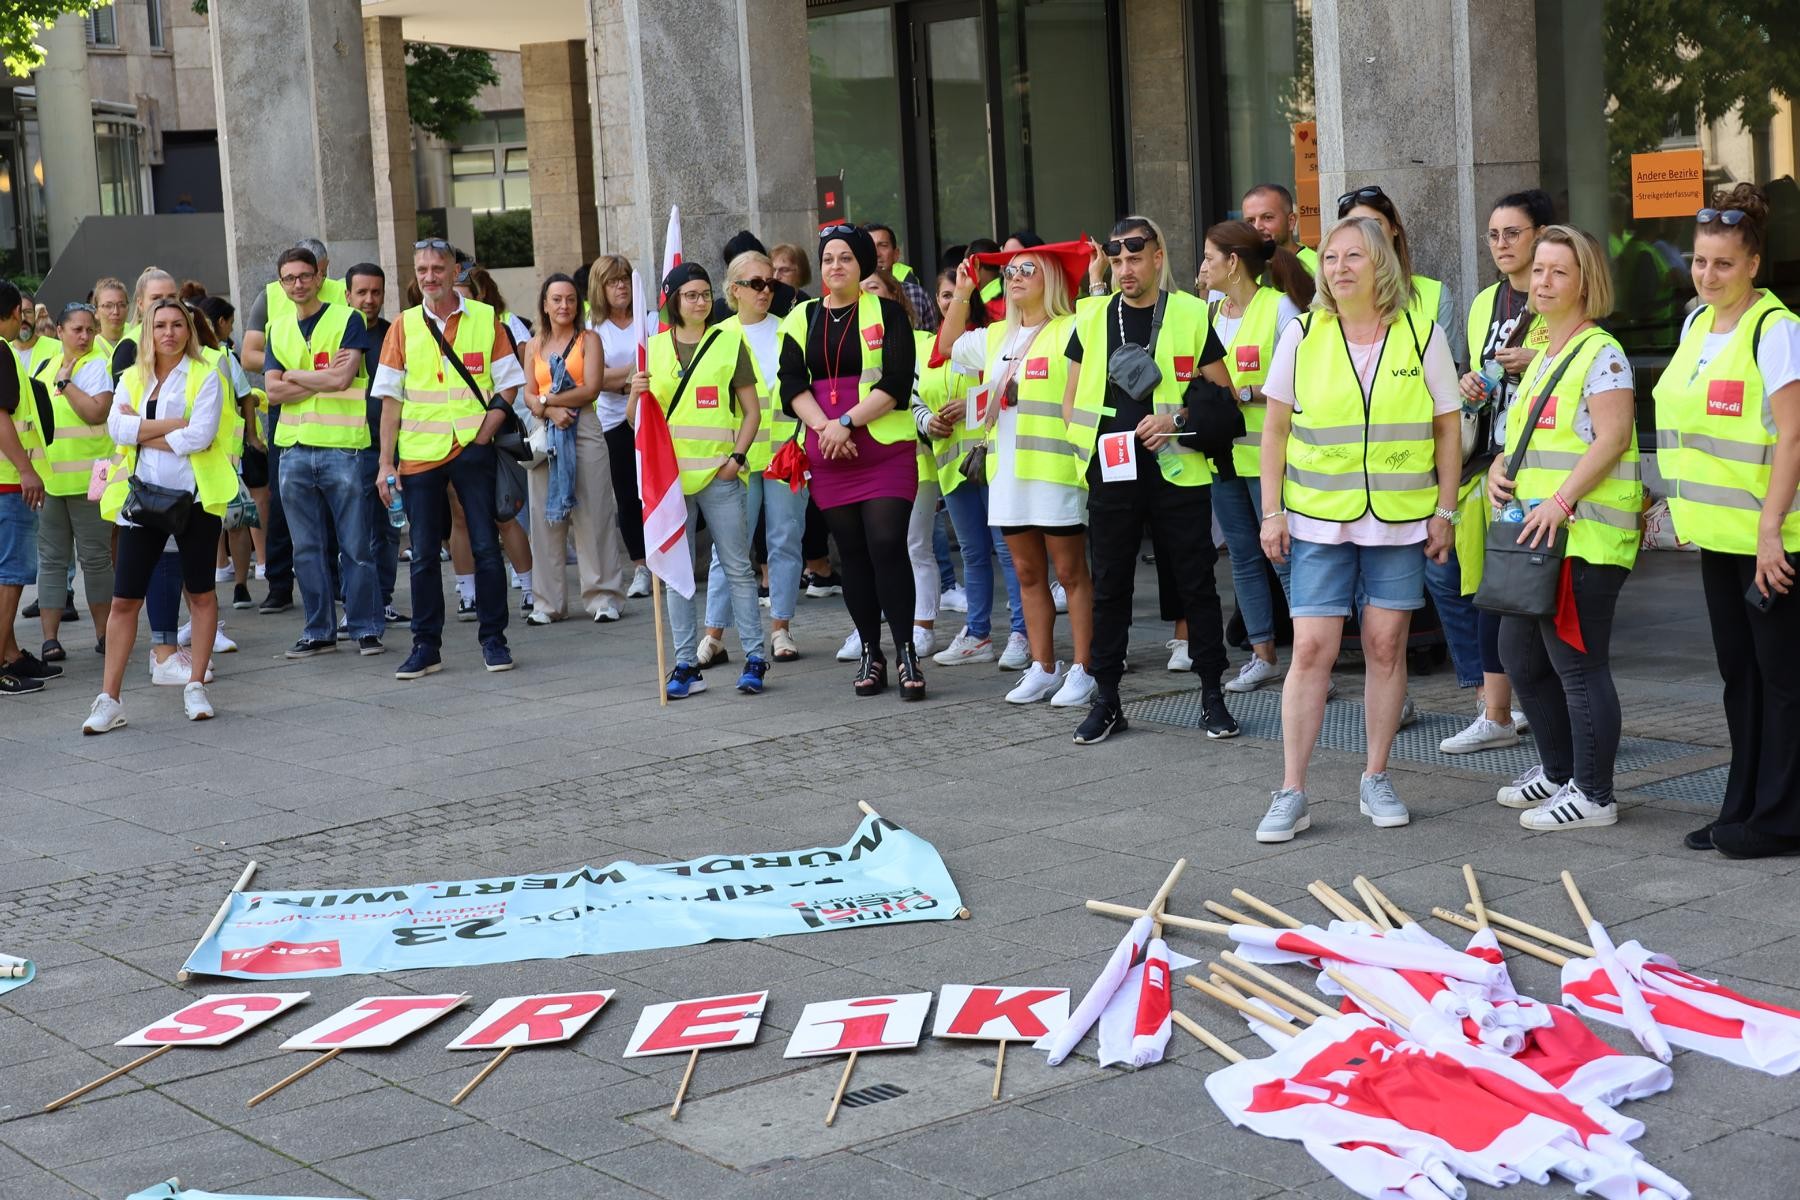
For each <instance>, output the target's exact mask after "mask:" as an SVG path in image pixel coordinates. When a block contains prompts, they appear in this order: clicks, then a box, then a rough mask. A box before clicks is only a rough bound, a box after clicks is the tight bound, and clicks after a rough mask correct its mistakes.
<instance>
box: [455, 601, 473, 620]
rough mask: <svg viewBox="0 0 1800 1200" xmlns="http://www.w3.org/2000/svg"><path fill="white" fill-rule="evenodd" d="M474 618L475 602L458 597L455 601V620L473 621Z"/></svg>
mask: <svg viewBox="0 0 1800 1200" xmlns="http://www.w3.org/2000/svg"><path fill="white" fill-rule="evenodd" d="M476 616H477V614H476V612H475V602H474V601H473V600H464V599H462V598H461V597H458V598H457V601H456V619H457V620H459V621H473V620H474V619H475V617H476Z"/></svg>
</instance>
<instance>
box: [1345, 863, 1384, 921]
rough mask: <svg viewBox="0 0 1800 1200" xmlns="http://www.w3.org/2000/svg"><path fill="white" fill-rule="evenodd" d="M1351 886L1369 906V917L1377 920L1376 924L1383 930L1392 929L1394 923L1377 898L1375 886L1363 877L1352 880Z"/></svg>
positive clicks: (1359, 876)
mask: <svg viewBox="0 0 1800 1200" xmlns="http://www.w3.org/2000/svg"><path fill="white" fill-rule="evenodd" d="M1350 885H1351V886H1352V887H1354V888H1355V889H1356V894H1357V895H1358V896H1361V897H1362V902H1363V903H1364V904H1366V905H1368V906H1369V909H1368V911H1369V915H1370V916H1372V917H1374V918H1375V920H1376V923H1377V924H1379V925H1380V926H1381V928H1383V929H1392V928H1393V927H1394V922H1393V921H1392V920H1391V919H1390V918H1389V917H1388V915H1387V910H1386V909H1384V908H1382V907H1381V902H1380V901H1379V900H1378V899H1377V898H1376V895H1375V885H1374V884H1372V883H1370V882H1369V881H1368V880H1367V879H1364V878H1363V877H1362V876H1361V875H1358V876H1357V877H1356V878H1355V879H1352V880H1351V881H1350Z"/></svg>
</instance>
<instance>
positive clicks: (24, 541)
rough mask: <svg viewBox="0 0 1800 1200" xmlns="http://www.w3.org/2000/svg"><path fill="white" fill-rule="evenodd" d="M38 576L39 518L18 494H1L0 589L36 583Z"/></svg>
mask: <svg viewBox="0 0 1800 1200" xmlns="http://www.w3.org/2000/svg"><path fill="white" fill-rule="evenodd" d="M37 576H38V515H37V511H36V510H35V509H30V508H27V507H25V497H24V496H23V495H21V494H20V493H18V492H0V587H24V586H25V585H26V584H28V583H33V584H35V583H36V582H37Z"/></svg>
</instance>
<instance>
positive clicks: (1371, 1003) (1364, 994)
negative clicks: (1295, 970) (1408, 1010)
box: [1325, 967, 1412, 1031]
mask: <svg viewBox="0 0 1800 1200" xmlns="http://www.w3.org/2000/svg"><path fill="white" fill-rule="evenodd" d="M1325 975H1326V977H1327V978H1329V979H1331V980H1332V981H1333V982H1334V983H1336V984H1337V985H1338V986H1339V987H1341V988H1343V989H1344V990H1345V991H1346V992H1348V993H1350V996H1351V998H1352V999H1354V1000H1355V1001H1356V1002H1357V1003H1358V1004H1360V1005H1362V1006H1363V1007H1364V1008H1365V1009H1367V1010H1369V1011H1370V1012H1372V1013H1376V1014H1379V1015H1380V1016H1382V1017H1385V1018H1387V1019H1388V1020H1389V1021H1392V1022H1393V1023H1394V1024H1396V1025H1398V1026H1399V1027H1400V1028H1402V1029H1405V1030H1408V1031H1410V1030H1411V1029H1412V1022H1411V1021H1409V1020H1407V1019H1406V1017H1405V1015H1404V1014H1403V1013H1401V1011H1400V1010H1399V1009H1397V1008H1395V1007H1394V1006H1393V1005H1391V1004H1389V1003H1388V1002H1387V1001H1386V1000H1383V999H1382V998H1381V997H1380V996H1377V995H1376V994H1375V993H1374V992H1371V991H1370V990H1369V989H1368V988H1366V987H1364V986H1363V985H1362V984H1360V983H1358V982H1356V980H1354V979H1352V978H1350V977H1349V976H1348V975H1346V974H1344V973H1343V972H1342V971H1339V970H1337V969H1335V968H1332V967H1327V968H1326V969H1325Z"/></svg>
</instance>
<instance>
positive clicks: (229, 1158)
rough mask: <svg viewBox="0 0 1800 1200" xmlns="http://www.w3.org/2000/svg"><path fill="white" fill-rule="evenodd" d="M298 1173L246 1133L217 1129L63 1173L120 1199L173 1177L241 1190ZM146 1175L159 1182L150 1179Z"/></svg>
mask: <svg viewBox="0 0 1800 1200" xmlns="http://www.w3.org/2000/svg"><path fill="white" fill-rule="evenodd" d="M293 1168H294V1163H293V1161H292V1160H291V1159H288V1158H285V1157H283V1156H282V1155H280V1154H277V1153H274V1152H272V1151H270V1150H268V1149H267V1148H265V1147H263V1146H259V1145H257V1144H256V1143H255V1142H253V1141H251V1140H250V1139H249V1138H247V1137H245V1136H244V1135H243V1134H241V1133H234V1132H232V1131H231V1130H227V1129H214V1130H211V1131H210V1132H207V1133H198V1134H194V1135H193V1136H191V1137H181V1138H174V1139H171V1140H166V1141H162V1142H159V1143H158V1144H156V1145H155V1146H154V1147H153V1148H147V1149H135V1150H127V1151H125V1152H123V1153H119V1154H109V1155H107V1156H106V1157H105V1158H97V1159H94V1160H93V1161H91V1162H85V1163H81V1164H79V1165H76V1166H72V1167H65V1168H63V1169H62V1170H61V1171H60V1174H61V1175H62V1177H63V1178H64V1179H66V1180H68V1181H69V1182H70V1183H72V1184H74V1185H75V1186H77V1187H80V1188H85V1189H86V1190H88V1191H90V1192H92V1193H94V1194H95V1195H96V1196H118V1195H122V1194H124V1193H123V1191H122V1189H124V1188H128V1187H129V1188H133V1189H135V1188H138V1187H145V1186H148V1185H149V1184H151V1183H155V1182H157V1181H159V1180H163V1179H169V1178H171V1177H179V1178H180V1179H181V1180H182V1181H183V1182H187V1183H191V1184H192V1185H194V1186H200V1183H199V1181H201V1180H204V1181H205V1183H204V1186H205V1187H206V1189H207V1190H208V1191H211V1190H213V1189H216V1188H232V1189H235V1188H237V1187H238V1186H239V1185H241V1184H246V1183H249V1182H251V1181H252V1180H256V1179H266V1178H268V1177H269V1176H270V1175H272V1174H277V1173H280V1172H283V1171H289V1170H292V1169H293ZM146 1173H148V1175H151V1176H154V1178H145V1175H146Z"/></svg>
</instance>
